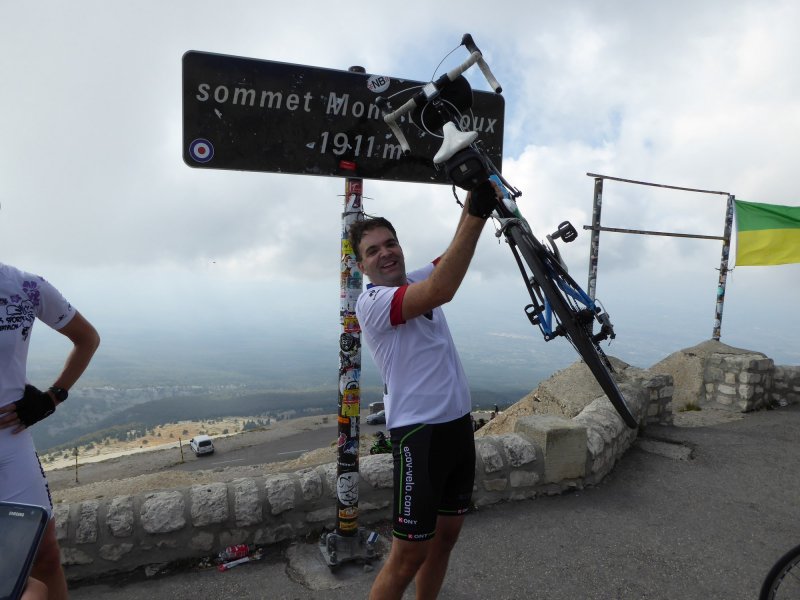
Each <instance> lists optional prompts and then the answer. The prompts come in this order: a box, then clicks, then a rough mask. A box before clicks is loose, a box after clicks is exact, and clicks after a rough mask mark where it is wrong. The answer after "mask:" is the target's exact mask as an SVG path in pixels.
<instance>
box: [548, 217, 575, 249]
mask: <svg viewBox="0 0 800 600" xmlns="http://www.w3.org/2000/svg"><path fill="white" fill-rule="evenodd" d="M552 237H553V239H558V238H561V239H562V240H564V243H565V244H569V243H570V242H573V241H575V240H576V239H577V237H578V232H577V231H576V230H575V227H574V226H573V225H572V223H570V222H569V221H564V222H562V223H561V224H560V225H559V226H558V229H557V230H556V232H555V233H554V234H553V236H552Z"/></svg>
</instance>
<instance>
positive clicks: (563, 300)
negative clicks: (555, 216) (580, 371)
mask: <svg viewBox="0 0 800 600" xmlns="http://www.w3.org/2000/svg"><path fill="white" fill-rule="evenodd" d="M510 235H511V236H512V238H513V240H514V243H515V244H516V246H517V247H518V248H519V250H520V252H521V254H522V256H523V258H524V259H525V262H526V263H527V265H528V267H529V268H530V270H531V273H532V274H533V280H534V281H535V283H536V285H538V286H539V288H540V289H541V291H542V293H543V294H544V296H545V297H546V298H547V301H548V302H549V304H550V307H551V308H552V310H553V313H554V314H555V316H556V319H557V321H558V322H559V327H558V328H557V330H556V331H557V333H559V334H562V335H564V337H566V338H567V339H568V340H569V341H570V343H572V346H573V347H574V348H575V350H576V351H577V352H578V354H579V355H580V356H581V358H582V359H583V361H584V363H585V364H586V366H587V367H589V370H590V371H591V373H592V375H594V378H595V379H596V380H597V383H599V384H600V388H601V389H602V390H603V392H604V393H605V395H606V397H607V398H608V399H609V400H610V401H611V404H612V405H613V406H614V408H615V409H616V410H617V412H618V413H619V415H620V417H622V420H623V421H624V422H625V424H626V425H627V426H628V427H630V428H631V429H636V428H637V427H638V426H639V423H638V421H637V420H636V417H635V416H634V415H633V412H632V411H631V409H630V407H629V406H628V403H627V402H626V401H625V397H624V396H623V395H622V392H621V391H620V390H619V387H618V386H617V383H616V381H614V378H613V376H612V375H611V371H612V370H613V369H612V368H611V363H610V362H609V360H608V357H607V356H606V354H605V352H603V350H602V348H600V345H599V342H597V341H595V338H594V334H593V331H592V328H593V324H594V320H595V316H594V314H593V313H592V311H591V309H590V308H588V307H587V306H584V305H583V304H582V303H581V302H580V301H579V300H578V299H577V298H575V297H574V296H573V295H572V294H570V293H568V290H569V291H574V292H576V293H577V292H578V290H580V287H579V286H578V284H577V283H575V281H574V280H573V279H572V277H570V276H569V274H568V273H567V272H566V271H565V270H564V268H563V267H562V266H561V265H560V264H559V263H558V261H557V260H556V259H555V257H554V256H553V255H552V254H550V253H549V252H548V251H547V249H546V248H545V247H544V246H543V245H542V244H540V243H539V242H538V241H537V240H535V238H532V237H531V236H528V235H526V234H525V233H524V232H522V231H520V230H519V229H517V228H515V231H511V232H510ZM581 291H582V290H581ZM576 295H579V294H576Z"/></svg>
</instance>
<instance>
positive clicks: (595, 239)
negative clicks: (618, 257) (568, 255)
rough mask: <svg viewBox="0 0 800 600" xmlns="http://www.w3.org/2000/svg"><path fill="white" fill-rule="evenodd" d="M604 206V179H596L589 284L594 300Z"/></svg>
mask: <svg viewBox="0 0 800 600" xmlns="http://www.w3.org/2000/svg"><path fill="white" fill-rule="evenodd" d="M602 206H603V178H602V177H595V179H594V202H593V203H592V238H591V242H590V244H589V282H588V285H587V288H588V290H587V293H588V294H589V297H590V298H591V299H592V300H594V298H595V292H596V291H597V260H598V255H599V253H600V209H601V208H602Z"/></svg>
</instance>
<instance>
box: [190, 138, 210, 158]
mask: <svg viewBox="0 0 800 600" xmlns="http://www.w3.org/2000/svg"><path fill="white" fill-rule="evenodd" d="M189 154H190V155H191V157H192V158H193V159H194V160H195V161H196V162H199V163H207V162H209V161H210V160H211V159H212V158H214V146H213V145H212V144H211V142H209V141H208V140H204V139H202V138H198V139H196V140H195V141H193V142H192V143H191V144H189Z"/></svg>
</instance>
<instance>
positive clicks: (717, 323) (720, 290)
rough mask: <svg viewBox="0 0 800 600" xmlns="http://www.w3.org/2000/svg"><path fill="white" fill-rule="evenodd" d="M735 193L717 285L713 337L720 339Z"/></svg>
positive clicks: (728, 213)
mask: <svg viewBox="0 0 800 600" xmlns="http://www.w3.org/2000/svg"><path fill="white" fill-rule="evenodd" d="M735 198H736V196H734V195H733V194H729V195H728V206H727V208H726V210H725V233H724V234H723V238H724V239H723V241H722V258H721V259H720V263H719V284H718V285H717V305H716V310H715V314H714V331H713V332H712V334H711V338H712V339H714V340H716V341H719V338H720V335H721V332H722V309H723V308H724V306H725V285H726V282H727V280H728V258H729V256H730V250H731V232H732V231H733V201H734V199H735Z"/></svg>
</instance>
